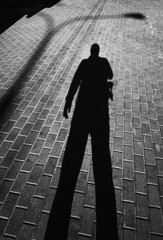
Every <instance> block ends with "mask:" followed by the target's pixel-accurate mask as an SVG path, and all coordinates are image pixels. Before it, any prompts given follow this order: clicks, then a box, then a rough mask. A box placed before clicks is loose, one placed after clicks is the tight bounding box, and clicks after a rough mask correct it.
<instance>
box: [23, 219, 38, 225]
mask: <svg viewBox="0 0 163 240" xmlns="http://www.w3.org/2000/svg"><path fill="white" fill-rule="evenodd" d="M23 223H25V224H27V225H30V226H36V225H37V224H36V223H34V222H29V221H26V220H25V221H24V222H23Z"/></svg>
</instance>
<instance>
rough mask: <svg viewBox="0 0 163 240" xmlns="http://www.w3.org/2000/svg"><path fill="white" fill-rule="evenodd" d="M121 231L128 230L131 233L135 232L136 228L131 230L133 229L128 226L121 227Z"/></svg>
mask: <svg viewBox="0 0 163 240" xmlns="http://www.w3.org/2000/svg"><path fill="white" fill-rule="evenodd" d="M122 228H123V229H128V230H131V231H136V228H133V227H129V226H124V225H123V226H122Z"/></svg>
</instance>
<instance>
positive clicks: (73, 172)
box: [44, 44, 118, 240]
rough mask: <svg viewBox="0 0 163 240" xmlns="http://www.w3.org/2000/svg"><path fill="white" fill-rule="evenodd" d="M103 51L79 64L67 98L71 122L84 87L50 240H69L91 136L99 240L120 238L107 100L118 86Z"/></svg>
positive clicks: (49, 230)
mask: <svg viewBox="0 0 163 240" xmlns="http://www.w3.org/2000/svg"><path fill="white" fill-rule="evenodd" d="M99 50H100V48H99V45H98V44H93V45H92V47H91V56H90V57H89V58H88V59H85V60H83V61H82V62H81V63H80V65H79V67H78V69H77V71H76V73H75V75H74V78H73V80H72V83H71V86H70V89H69V92H68V94H67V97H66V103H65V107H64V112H63V115H64V117H65V118H68V113H69V112H70V110H71V104H72V100H73V97H74V95H75V93H76V91H77V89H78V88H79V92H78V98H77V102H76V107H75V110H74V114H73V118H72V122H71V128H70V134H69V138H68V141H67V146H66V150H65V154H64V157H63V162H62V169H61V174H60V179H59V184H58V189H57V192H56V195H55V199H54V202H53V205H52V209H51V213H50V216H49V221H48V225H47V229H46V233H45V238H44V239H45V240H50V239H55V240H60V239H62V240H66V239H67V238H68V229H69V220H70V214H71V207H72V201H73V195H74V190H75V186H76V182H77V178H78V175H79V172H80V169H81V166H82V160H83V157H84V152H85V147H86V143H87V139H88V135H89V134H90V136H91V144H92V161H93V172H94V180H95V192H96V196H95V199H96V221H97V223H96V240H108V239H114V240H116V239H118V228H117V217H116V200H115V192H114V185H113V180H112V165H111V155H110V150H109V131H110V126H109V108H108V100H109V98H111V99H113V94H112V87H113V82H111V81H107V80H108V79H110V80H111V79H112V78H113V72H112V69H111V66H110V64H109V62H108V61H107V59H106V58H101V57H99V56H98V54H99Z"/></svg>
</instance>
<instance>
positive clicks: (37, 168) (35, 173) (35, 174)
mask: <svg viewBox="0 0 163 240" xmlns="http://www.w3.org/2000/svg"><path fill="white" fill-rule="evenodd" d="M43 168H44V165H41V164H35V165H34V167H33V169H32V171H31V174H30V176H29V178H28V182H31V183H38V181H39V179H40V177H41V174H42V172H43Z"/></svg>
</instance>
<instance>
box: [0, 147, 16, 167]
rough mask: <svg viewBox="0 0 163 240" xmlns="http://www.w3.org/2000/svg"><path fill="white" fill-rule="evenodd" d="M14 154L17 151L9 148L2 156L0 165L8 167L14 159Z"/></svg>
mask: <svg viewBox="0 0 163 240" xmlns="http://www.w3.org/2000/svg"><path fill="white" fill-rule="evenodd" d="M16 154H17V151H14V150H9V151H8V153H7V154H6V156H5V157H4V158H3V160H2V162H1V166H3V167H9V166H10V165H11V164H12V162H13V160H14V159H15V156H16Z"/></svg>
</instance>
